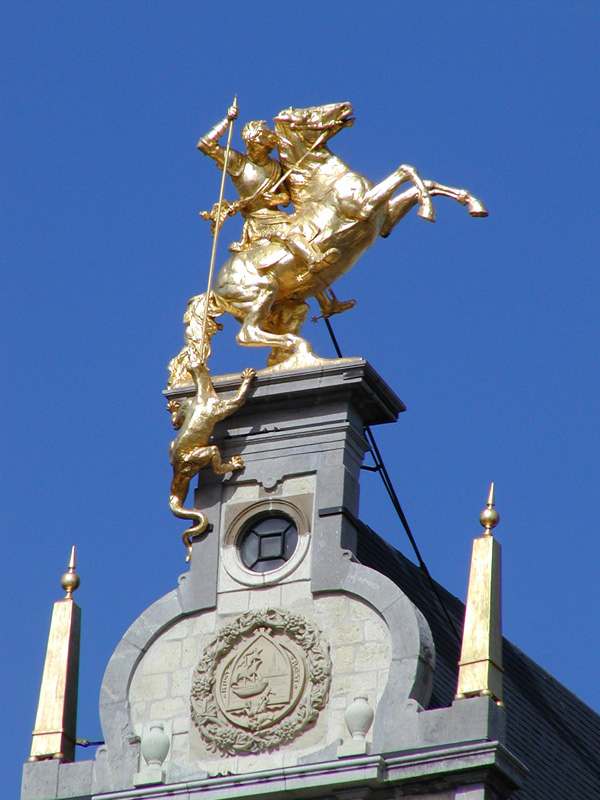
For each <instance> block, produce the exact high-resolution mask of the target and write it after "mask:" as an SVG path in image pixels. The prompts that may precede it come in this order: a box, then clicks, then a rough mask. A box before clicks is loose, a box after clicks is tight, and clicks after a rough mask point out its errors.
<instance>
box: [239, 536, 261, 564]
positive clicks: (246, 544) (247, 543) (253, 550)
mask: <svg viewBox="0 0 600 800" xmlns="http://www.w3.org/2000/svg"><path fill="white" fill-rule="evenodd" d="M258 543H259V538H258V536H257V535H256V534H255V533H254V531H249V532H248V534H247V535H246V536H245V537H244V539H243V540H242V544H241V546H240V555H241V556H242V561H243V562H244V564H245V565H246V566H247V567H250V568H252V566H253V564H254V563H255V561H256V560H257V559H258Z"/></svg>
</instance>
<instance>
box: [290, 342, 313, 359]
mask: <svg viewBox="0 0 600 800" xmlns="http://www.w3.org/2000/svg"><path fill="white" fill-rule="evenodd" d="M312 352H313V349H312V347H311V345H310V342H307V341H306V339H301V340H300V341H299V342H296V344H295V345H294V353H296V354H297V353H302V354H303V355H304V354H306V353H309V354H311V355H312Z"/></svg>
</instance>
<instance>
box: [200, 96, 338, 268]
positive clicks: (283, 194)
mask: <svg viewBox="0 0 600 800" xmlns="http://www.w3.org/2000/svg"><path fill="white" fill-rule="evenodd" d="M238 113H239V111H238V106H237V103H236V102H235V101H234V103H233V105H231V106H230V108H229V110H228V112H227V116H226V117H225V118H224V119H222V120H221V121H220V122H218V123H217V124H216V125H215V126H214V127H213V128H211V130H210V131H209V132H208V133H207V134H206V135H205V136H202V137H201V139H200V141H199V142H198V144H197V148H198V150H200V152H201V153H204V154H205V155H207V156H210V157H211V158H212V159H214V160H215V162H216V163H217V166H218V167H219V169H221V170H222V169H223V168H224V165H225V155H226V148H225V147H221V146H220V145H219V144H218V141H219V139H220V138H221V137H222V136H223V135H224V133H225V132H226V131H227V129H228V127H229V125H230V124H231V123H232V122H233V120H234V119H237V116H238ZM241 136H242V139H243V140H244V143H245V145H246V149H247V152H246V153H240V152H239V151H237V150H233V149H230V150H229V156H228V159H227V173H228V175H229V176H230V178H231V182H232V183H233V185H234V186H235V188H236V189H237V192H238V194H239V197H240V199H239V200H238V201H235V202H233V203H229V202H228V201H227V200H225V201H222V204H221V215H220V216H221V218H220V220H219V227H220V226H221V225H222V224H223V222H224V221H225V218H226V217H227V216H233V215H234V214H236V213H237V212H238V211H239V212H241V214H242V216H243V217H244V226H243V229H242V238H241V240H240V241H239V242H233V243H232V244H230V245H229V251H230V252H231V253H238V252H240V251H242V250H247V249H248V248H249V247H250V246H252V245H259V246H260V245H265V244H269V243H270V242H272V241H277V242H278V243H279V244H280V245H282V246H283V247H285V248H287V249H288V250H289V251H290V253H292V254H294V255H295V256H296V257H297V258H298V259H300V261H303V262H304V263H305V265H306V266H307V267H309V268H310V267H313V266H314V265H315V264H317V263H318V262H320V261H322V260H323V258H324V257H325V255H326V254H323V253H322V252H321V250H320V249H319V248H318V247H317V246H316V245H314V244H312V243H311V242H309V241H308V240H307V239H306V237H305V236H304V235H303V232H302V230H301V229H297V230H295V229H294V228H293V227H292V226H291V225H290V216H289V215H288V214H286V213H285V212H284V211H281V209H278V206H279V205H282V206H289V204H290V195H289V193H288V191H287V187H286V186H285V183H284V182H283V181H282V174H283V170H282V168H281V164H280V163H279V161H277V160H276V159H274V158H272V157H271V156H270V155H269V153H271V152H272V150H274V148H275V146H276V145H277V142H278V139H277V136H276V135H275V133H274V132H273V131H272V130H271V129H270V128H269V126H268V125H267V123H266V122H265V121H264V120H254V121H253V122H248V123H247V124H246V125H244V127H243V128H242V132H241ZM218 206H219V204H218V203H215V205H214V206H213V208H212V210H211V211H202V212H201V216H202V217H203V218H204V219H206V220H211V221H212V232H213V236H214V232H215V226H216V221H217V216H218ZM329 255H330V257H331V255H332V254H329Z"/></svg>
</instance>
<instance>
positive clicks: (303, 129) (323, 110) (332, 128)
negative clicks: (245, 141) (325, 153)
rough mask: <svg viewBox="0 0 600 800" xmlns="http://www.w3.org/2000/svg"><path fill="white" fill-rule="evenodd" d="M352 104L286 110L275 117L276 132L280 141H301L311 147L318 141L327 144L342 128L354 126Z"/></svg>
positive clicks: (330, 104) (332, 104)
mask: <svg viewBox="0 0 600 800" xmlns="http://www.w3.org/2000/svg"><path fill="white" fill-rule="evenodd" d="M353 114H354V110H353V108H352V106H351V104H350V103H329V105H325V106H311V107H310V108H291V107H290V108H286V109H284V110H283V111H280V112H279V114H278V115H277V116H276V117H275V131H276V133H277V134H278V136H279V137H280V139H287V140H288V141H291V140H294V139H295V140H298V139H301V140H302V141H303V142H304V144H307V145H308V146H309V147H310V146H311V145H312V144H314V143H315V142H316V141H317V139H320V143H324V142H326V141H327V140H328V139H331V137H332V136H335V134H336V133H338V131H341V129H342V128H347V127H349V126H350V125H353V124H354V117H353V116H352V115H353Z"/></svg>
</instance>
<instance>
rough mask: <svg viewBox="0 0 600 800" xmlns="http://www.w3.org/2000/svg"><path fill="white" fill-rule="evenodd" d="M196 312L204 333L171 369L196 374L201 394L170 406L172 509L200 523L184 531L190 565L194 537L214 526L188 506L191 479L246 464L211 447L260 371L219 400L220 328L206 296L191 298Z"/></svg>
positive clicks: (193, 324)
mask: <svg viewBox="0 0 600 800" xmlns="http://www.w3.org/2000/svg"><path fill="white" fill-rule="evenodd" d="M190 309H193V310H194V314H193V315H192V321H191V325H190V324H188V330H189V329H190V327H192V330H193V331H195V332H196V334H198V335H196V337H195V338H192V336H191V335H190V337H189V341H187V343H186V346H185V347H184V349H183V351H182V352H181V353H180V354H179V356H177V358H175V359H173V361H171V364H170V365H169V368H172V369H173V371H172V373H171V377H173V375H174V373H175V371H176V370H179V372H177V373H176V374H179V375H182V374H183V372H186V373H187V374H189V375H191V377H192V379H193V381H194V385H195V387H196V393H195V395H194V397H185V398H181V399H177V400H175V399H171V400H169V402H168V403H167V410H168V411H170V412H171V421H172V423H173V427H174V428H175V430H178V431H179V433H178V434H177V436H176V438H175V439H174V440H173V441H172V442H171V445H170V447H169V455H170V457H171V464H172V466H173V479H172V481H171V496H170V498H169V506H170V508H171V511H172V512H173V514H175V516H176V517H180V518H182V519H191V520H194V521H195V525H193V526H192V527H191V528H188V529H187V530H186V531H184V533H183V536H182V538H183V543H184V544H185V546H186V548H187V551H188V554H187V557H186V561H189V560H190V558H191V555H192V542H191V538H190V537H191V536H193V535H195V534H199V533H202V532H203V531H205V530H206V526H207V525H208V519H207V517H206V515H205V514H203V513H202V511H200V510H198V509H191V508H184V507H183V504H184V502H185V499H186V497H187V493H188V489H189V485H190V481H191V480H192V478H193V477H194V476H195V475H197V474H198V472H199V471H200V470H201V469H202V467H206V466H208V465H210V466H211V467H212V469H213V471H214V472H216V473H217V475H224V474H225V473H226V472H232V471H233V470H235V469H241V468H242V467H243V466H244V462H243V461H242V458H241V456H232V457H231V458H230V459H229V461H223V460H222V459H221V453H220V451H219V448H218V447H217V446H216V445H215V444H212V445H211V444H209V441H210V437H211V436H212V432H213V428H214V427H215V425H216V423H217V422H219V420H222V419H225V417H228V416H229V415H230V414H233V412H234V411H237V410H238V408H240V407H241V406H242V405H243V404H244V401H245V399H246V395H247V394H248V389H249V387H250V383H251V382H252V380H253V378H254V376H255V375H256V372H255V370H253V369H251V368H248V369H245V370H244V371H243V372H242V382H241V384H240V388H239V389H238V391H237V393H236V394H235V395H234V396H233V397H219V395H218V394H217V393H216V391H215V388H214V386H213V384H212V381H211V379H210V372H209V370H208V367H207V366H206V360H207V358H208V356H209V355H210V339H211V337H212V336H213V335H214V334H215V333H216V331H217V330H218V327H219V326H218V324H217V323H216V322H215V320H214V318H212V317H211V313H210V312H211V309H210V306H209V308H208V309H205V308H204V295H199V296H198V297H195V298H192V300H190V303H189V305H188V312H186V316H187V314H188V313H189V312H190ZM202 314H206V323H205V324H206V335H205V336H204V338H203V339H201V338H200V335H199V330H198V326H197V321H196V317H198V318H200V315H202ZM184 320H185V317H184ZM200 324H202V323H200ZM186 348H187V349H186ZM184 354H185V356H184ZM185 357H187V359H188V360H187V361H186V360H185Z"/></svg>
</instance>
